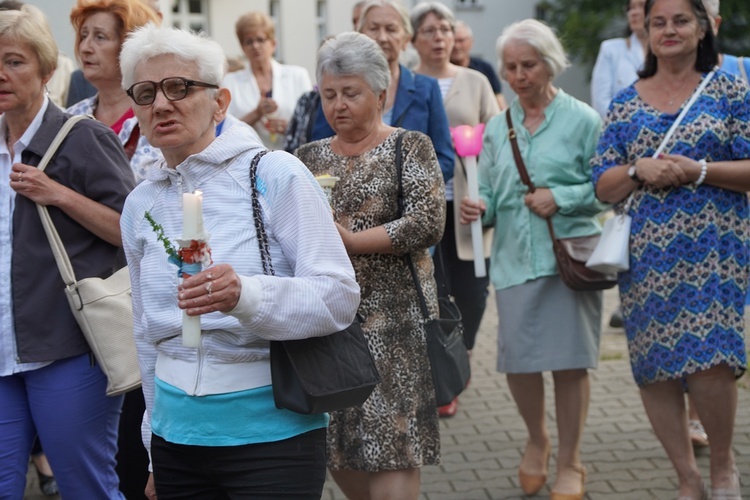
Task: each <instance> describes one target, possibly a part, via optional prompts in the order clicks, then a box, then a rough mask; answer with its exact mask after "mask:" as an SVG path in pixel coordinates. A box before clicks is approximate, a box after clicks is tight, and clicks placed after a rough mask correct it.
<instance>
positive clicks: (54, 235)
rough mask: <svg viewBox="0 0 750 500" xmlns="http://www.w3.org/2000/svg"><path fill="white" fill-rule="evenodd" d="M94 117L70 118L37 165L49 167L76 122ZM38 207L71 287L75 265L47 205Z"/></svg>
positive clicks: (73, 280)
mask: <svg viewBox="0 0 750 500" xmlns="http://www.w3.org/2000/svg"><path fill="white" fill-rule="evenodd" d="M92 118H93V117H91V116H89V115H75V116H71V117H70V118H68V120H67V121H66V122H65V124H64V125H63V126H62V128H61V129H60V131H59V132H58V133H57V135H56V136H55V139H54V140H53V141H52V144H50V146H49V148H47V152H46V153H44V156H43V157H42V160H41V161H40V162H39V165H37V168H38V169H39V170H41V171H44V169H45V168H47V164H48V163H49V161H50V159H52V156H54V154H55V153H56V152H57V149H58V148H59V147H60V144H61V143H62V141H63V140H64V139H65V137H66V136H67V135H68V132H70V130H71V129H72V128H73V127H74V126H75V124H76V123H78V122H80V121H81V120H88V119H92ZM36 208H37V210H38V211H39V217H40V218H41V219H42V225H43V226H44V232H45V233H47V239H48V240H49V244H50V247H52V253H53V254H54V255H55V261H56V262H57V268H58V269H59V270H60V276H62V279H63V282H65V286H68V287H69V286H70V285H72V284H74V283H75V282H76V275H75V272H74V271H73V266H72V265H71V263H70V259H69V258H68V253H67V252H66V251H65V246H64V245H63V243H62V240H61V239H60V234H59V233H58V232H57V229H56V228H55V225H54V224H53V223H52V218H50V216H49V211H48V210H47V207H46V206H44V205H40V204H39V203H37V205H36Z"/></svg>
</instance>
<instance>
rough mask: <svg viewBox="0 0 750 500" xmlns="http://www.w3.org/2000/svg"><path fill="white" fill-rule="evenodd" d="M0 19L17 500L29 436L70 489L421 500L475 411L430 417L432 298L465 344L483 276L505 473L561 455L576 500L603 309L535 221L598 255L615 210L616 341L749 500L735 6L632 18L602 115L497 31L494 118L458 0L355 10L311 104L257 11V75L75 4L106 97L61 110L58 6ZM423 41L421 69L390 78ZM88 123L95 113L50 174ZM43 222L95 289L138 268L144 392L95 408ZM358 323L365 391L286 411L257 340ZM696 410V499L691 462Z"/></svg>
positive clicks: (515, 27)
mask: <svg viewBox="0 0 750 500" xmlns="http://www.w3.org/2000/svg"><path fill="white" fill-rule="evenodd" d="M704 2H705V5H704ZM6 3H7V4H13V5H2V4H0V8H2V9H3V10H0V112H2V116H1V117H0V132H2V133H3V136H4V138H5V140H4V141H2V142H1V143H0V167H1V168H2V177H3V178H4V179H6V181H5V182H3V183H0V185H1V186H2V188H1V189H0V197H1V203H2V205H1V206H2V209H1V210H0V247H2V248H3V249H4V250H3V252H2V253H0V276H3V277H4V278H3V279H0V286H1V288H0V401H2V403H3V404H1V405H0V497H1V498H8V499H21V498H23V494H24V488H25V482H26V470H27V467H28V457H29V453H30V451H31V449H32V444H33V443H34V441H35V440H36V439H37V438H38V440H39V442H40V443H41V446H42V448H43V450H44V452H45V453H46V455H47V456H48V458H49V463H50V464H51V467H52V472H54V477H55V479H56V481H57V487H58V488H59V492H60V494H61V495H62V497H63V498H96V499H104V498H111V499H119V498H129V499H130V498H143V497H144V495H145V496H146V497H147V498H149V499H154V498H160V499H168V498H201V499H202V498H284V499H286V498H310V499H312V498H320V496H321V492H322V489H323V485H324V482H325V478H326V470H330V472H331V475H332V477H333V479H334V480H335V481H336V482H337V483H338V485H339V486H340V488H341V490H342V491H343V492H344V494H345V495H346V496H347V497H348V498H351V499H385V498H394V499H404V500H407V499H416V498H417V497H418V496H419V492H420V469H421V468H422V467H423V466H426V465H436V464H439V463H440V432H439V421H438V418H439V416H450V415H452V414H455V412H456V408H457V405H458V402H457V400H456V401H453V402H452V403H451V404H450V405H447V407H441V408H438V407H437V406H436V400H435V396H434V391H433V390H432V384H433V382H432V374H431V373H432V372H431V370H430V361H429V358H428V355H427V338H426V329H425V319H424V318H423V315H422V308H420V299H419V296H420V293H421V294H422V295H423V296H424V297H425V304H424V306H425V307H426V309H427V311H428V312H429V315H430V316H431V317H435V316H437V315H438V314H439V312H438V296H439V295H440V294H450V295H451V296H453V297H454V298H455V301H456V304H457V305H458V307H459V309H460V311H461V313H462V316H463V325H464V333H465V343H466V346H467V348H468V349H469V350H471V349H472V348H473V346H474V342H475V338H476V333H477V330H478V328H479V323H480V321H481V319H482V316H483V313H484V310H485V304H486V300H487V297H488V286H489V284H490V282H491V283H492V286H493V287H494V289H495V291H496V293H495V299H496V301H497V311H498V315H499V327H498V336H497V345H498V349H497V351H498V357H497V370H498V371H499V372H501V373H504V374H505V376H506V378H507V383H508V387H509V388H510V392H511V394H512V396H513V399H514V401H515V404H516V406H517V409H518V412H519V414H520V417H521V419H522V421H523V423H524V425H525V428H526V431H527V434H528V437H527V443H526V447H525V450H524V453H523V456H522V458H521V460H520V462H519V464H518V468H517V472H518V481H519V485H520V487H521V489H522V491H523V492H524V493H525V494H526V495H536V494H537V493H539V492H540V491H541V490H542V489H543V488H544V487H545V485H547V479H548V475H549V464H550V459H551V457H552V456H554V457H555V472H554V479H553V480H552V481H551V497H550V498H552V499H557V500H571V499H582V498H583V497H584V495H585V482H586V469H585V466H584V462H585V457H584V456H582V454H581V440H582V435H583V432H584V423H585V421H586V417H587V410H588V405H589V396H590V386H589V376H588V371H589V370H591V369H595V368H596V366H597V363H598V357H599V356H598V354H599V336H600V325H601V308H602V292H601V291H574V290H572V289H571V288H569V287H568V286H567V285H566V284H565V282H564V281H563V280H562V279H561V277H560V274H559V269H558V267H557V263H556V260H555V255H554V252H553V250H552V242H551V241H550V232H549V228H550V227H551V228H554V232H555V234H556V236H557V237H559V238H572V237H579V236H590V235H596V234H598V233H600V231H601V225H600V222H599V218H598V215H599V214H600V213H601V212H602V211H603V210H605V209H606V208H608V207H609V206H612V207H614V210H615V211H616V212H618V213H623V212H627V213H628V214H629V215H630V216H631V217H632V228H631V234H630V243H629V250H630V269H629V271H627V272H622V273H620V274H619V279H618V284H619V290H620V298H621V301H622V311H623V318H624V326H625V331H626V334H627V340H628V346H629V351H630V360H631V365H632V370H633V375H634V379H635V381H636V383H637V385H638V387H639V388H640V394H641V397H642V400H643V405H644V408H645V411H646V413H647V415H648V417H649V419H650V421H651V424H652V427H653V430H654V432H655V434H656V437H657V438H658V439H659V441H660V442H661V443H662V445H663V447H664V450H665V452H666V454H667V456H668V457H669V459H670V460H671V461H672V464H673V466H674V469H675V471H676V474H677V478H678V491H677V492H676V494H677V496H678V499H680V500H689V499H694V500H699V499H703V498H709V494H710V498H712V499H714V500H736V499H740V498H741V494H740V478H739V471H738V470H737V467H736V465H735V460H734V455H733V452H732V434H733V428H734V420H735V414H736V410H737V385H736V379H737V378H739V377H740V376H741V375H742V374H743V373H744V371H745V370H746V367H747V360H746V350H745V341H744V322H743V313H744V305H745V297H746V295H747V288H748V278H749V276H748V265H750V262H749V260H748V257H749V254H748V252H750V234H749V233H748V216H749V215H750V214H748V199H747V196H746V192H747V191H749V190H750V87H749V86H748V84H747V82H746V81H745V80H744V79H743V77H741V76H736V75H734V74H733V73H740V74H741V73H742V72H741V71H740V68H743V66H742V63H741V62H740V63H739V65H738V62H737V59H736V58H733V57H731V56H729V55H725V54H719V53H718V50H717V44H716V33H715V32H716V30H718V26H719V24H720V20H721V18H720V16H719V15H718V12H719V5H718V0H704V1H701V0H646V1H645V2H643V1H640V0H630V1H629V2H627V9H626V10H627V12H628V17H629V20H630V21H631V23H630V28H631V30H632V35H630V36H629V37H628V38H626V39H622V40H618V41H610V42H606V43H605V45H603V46H602V53H601V55H600V60H599V62H597V69H596V70H595V75H594V78H595V81H594V85H593V91H594V99H593V101H594V105H595V106H594V107H591V106H589V105H588V104H585V103H583V102H581V101H579V100H577V99H575V98H574V97H572V96H571V95H570V94H568V93H566V92H565V91H564V90H563V89H561V88H559V87H558V86H557V85H556V84H555V80H556V78H557V77H558V76H559V75H560V74H561V73H562V72H563V71H564V70H565V68H566V67H567V66H568V65H569V62H568V59H567V57H566V54H565V51H564V49H563V46H562V44H561V42H560V40H559V39H558V37H557V36H556V34H555V32H554V31H553V30H552V29H550V28H549V27H548V26H547V25H545V24H544V23H542V22H540V21H536V20H524V21H520V22H516V23H513V24H511V25H509V26H507V27H506V28H505V29H504V30H503V31H502V34H501V35H500V37H499V38H498V40H497V46H496V49H497V56H498V60H499V68H500V69H499V75H500V77H501V78H502V79H503V80H504V81H505V82H507V85H508V86H509V87H510V89H512V91H513V92H514V94H515V98H514V99H513V100H512V101H511V102H510V105H509V107H508V109H506V110H500V109H499V106H498V103H499V102H503V101H499V100H498V99H497V98H496V95H495V92H494V91H493V89H492V87H491V86H490V83H489V81H488V80H487V78H486V77H485V76H483V75H482V74H481V73H479V72H477V71H475V70H472V69H468V68H466V67H464V66H461V65H457V64H454V63H451V59H450V57H451V52H452V49H453V45H454V42H455V39H454V38H455V37H454V34H455V30H456V19H455V17H454V15H453V13H452V12H451V11H450V10H449V9H448V8H447V7H445V5H444V4H442V3H440V2H422V3H419V4H417V5H416V6H415V7H414V8H413V9H412V10H411V11H408V10H407V9H406V8H405V7H404V6H403V5H402V4H401V3H400V2H399V1H398V0H371V1H368V2H364V3H363V5H362V6H360V7H361V9H360V10H358V18H357V22H356V23H355V28H356V30H355V31H352V32H346V33H342V34H339V35H337V36H333V37H331V38H329V39H327V40H325V41H324V42H323V44H322V45H321V47H320V49H319V51H318V58H317V67H316V75H315V76H316V81H317V88H316V89H313V88H312V84H311V79H310V77H309V75H308V74H307V72H306V71H305V70H304V69H302V68H299V67H295V66H290V65H284V64H280V63H279V62H277V61H276V60H275V59H274V58H273V54H274V49H275V45H276V40H275V32H274V25H273V23H272V21H271V20H270V19H269V18H268V17H267V16H266V15H264V14H261V13H258V12H252V13H248V14H246V15H243V16H241V17H240V18H239V20H238V21H237V24H236V34H237V38H238V41H239V43H240V45H241V47H242V49H243V51H244V52H245V55H246V56H247V59H248V61H249V65H248V67H247V68H246V69H242V70H239V71H236V72H233V73H229V74H227V73H226V63H225V60H226V58H225V56H224V54H223V52H222V49H221V47H220V46H219V45H218V44H217V43H216V42H214V41H212V40H210V39H209V38H208V37H206V36H204V35H202V34H193V33H189V32H187V31H182V30H179V29H176V28H167V27H160V26H159V22H160V15H159V13H158V10H157V9H155V8H154V6H153V5H151V4H150V3H149V2H146V1H145V0H78V1H77V3H76V6H75V7H74V9H73V11H72V13H71V21H72V23H73V26H74V28H75V30H76V35H77V38H76V46H75V48H76V57H77V58H78V61H79V64H80V66H81V69H82V72H83V76H85V78H86V79H87V80H88V81H89V82H90V83H91V84H92V85H93V88H94V89H95V91H96V93H95V95H93V96H90V97H88V98H86V99H84V100H83V101H80V102H78V103H77V104H74V105H73V106H72V107H70V108H69V109H68V110H67V112H64V111H62V110H61V109H60V108H58V107H57V106H56V105H55V104H54V103H52V102H51V101H50V99H49V97H48V96H47V95H46V94H45V84H46V83H47V82H48V81H49V79H50V77H51V76H52V74H53V73H54V71H55V67H56V64H57V56H58V53H57V47H56V44H55V40H54V38H53V37H52V34H51V32H50V29H49V26H48V25H47V22H46V20H45V19H44V16H43V14H42V13H41V12H40V11H39V10H38V9H36V8H35V7H32V6H28V5H22V4H21V3H20V2H6ZM410 43H411V45H412V46H413V47H414V49H415V50H416V52H417V53H418V54H419V62H418V64H416V66H414V68H413V69H410V68H409V67H407V65H404V64H402V63H401V60H402V59H401V58H402V55H403V52H404V50H405V49H406V48H407V46H408V45H409V44H410ZM719 64H721V65H722V68H724V69H718V68H717V66H718V65H719ZM298 101H299V102H298ZM594 108H596V109H594ZM597 111H598V113H597ZM83 113H85V114H91V115H93V117H94V118H95V119H94V120H85V121H83V122H81V123H79V124H77V125H76V126H75V127H74V128H73V129H72V131H71V132H70V133H69V135H68V136H67V138H66V139H65V140H64V142H63V143H62V145H61V147H60V149H59V151H58V153H57V154H56V155H55V156H54V157H53V158H52V160H51V162H50V163H49V166H48V167H47V168H46V170H44V171H42V170H40V169H38V168H36V166H37V165H39V164H40V161H41V159H42V156H43V155H44V153H45V151H46V150H47V148H49V147H50V144H51V143H52V140H53V138H54V137H55V135H56V134H57V132H58V131H59V130H60V129H61V128H62V127H63V124H64V123H65V122H66V121H67V120H68V119H69V118H70V116H71V115H72V114H83ZM678 118H679V120H680V122H679V126H678V127H676V131H675V132H674V135H672V136H671V138H668V140H666V141H664V137H665V135H666V133H667V130H668V129H670V127H671V126H672V125H673V123H674V122H675V121H676V120H678ZM300 124H302V125H300ZM476 124H486V128H485V132H484V139H483V148H482V152H481V155H480V157H479V167H478V171H479V181H478V184H479V198H478V199H470V198H469V197H468V196H467V193H468V185H467V172H466V169H465V166H464V163H463V161H462V159H461V158H459V157H458V156H456V155H455V154H454V152H453V145H452V143H451V139H450V131H449V127H451V126H453V127H455V126H458V125H472V126H473V125H476ZM300 126H301V128H298V127H300ZM290 139H291V140H293V141H295V144H294V147H289V141H290ZM662 142H665V143H664V144H662ZM285 143H286V144H285ZM285 146H286V149H288V150H290V152H291V153H293V154H290V152H286V151H282V150H280V149H283V147H285ZM514 147H517V149H518V153H517V154H515V155H514ZM266 148H268V149H271V150H278V151H273V152H271V153H270V154H265V153H266V152H267V149H266ZM657 149H658V150H660V151H663V152H660V153H659V154H656V151H657ZM517 162H518V163H517ZM520 163H524V164H525V165H526V166H525V167H522V165H520ZM251 165H253V166H252V167H251ZM522 168H526V169H528V172H529V177H530V178H531V181H532V182H533V183H534V184H535V185H536V187H537V188H536V189H535V190H533V191H529V190H528V189H527V188H526V187H525V185H524V184H523V183H522V181H521V174H520V170H521V169H522ZM326 175H327V176H332V177H336V178H338V182H337V183H336V185H335V187H334V188H333V189H332V190H331V192H330V196H329V197H326V196H325V195H324V193H323V191H322V190H321V188H320V186H319V184H318V183H317V181H316V180H315V176H326ZM195 190H199V191H201V192H202V197H203V198H202V199H203V205H202V211H203V217H204V224H205V232H206V233H207V234H210V245H211V258H212V261H213V262H212V264H211V265H210V266H207V267H206V268H205V269H203V270H200V271H199V272H196V273H194V274H193V275H192V276H184V277H183V278H182V279H180V275H179V274H178V273H179V272H181V270H180V269H178V268H177V267H176V266H175V265H174V259H172V260H170V259H168V257H169V256H168V254H167V252H166V251H165V245H166V247H169V246H170V245H171V243H170V242H174V241H176V240H177V239H179V238H181V235H182V232H183V222H184V221H183V218H182V215H183V195H184V194H185V193H190V192H193V191H195ZM37 205H44V206H47V208H48V209H49V212H50V214H51V217H52V220H53V221H54V223H55V225H56V226H57V228H58V231H59V232H60V234H61V237H62V240H63V242H64V244H65V247H66V250H67V252H68V254H69V255H70V259H71V261H72V263H73V267H74V269H75V272H76V275H77V276H78V277H79V278H85V277H106V276H109V275H110V274H112V273H113V272H114V271H115V270H117V269H119V268H121V267H123V266H124V265H125V264H126V263H127V265H128V268H129V273H130V279H131V284H132V303H133V320H134V338H135V342H136V346H137V350H138V358H139V362H140V368H141V375H142V390H139V391H133V392H131V393H128V394H127V395H126V396H124V397H123V396H116V397H108V396H107V395H106V392H105V387H106V382H107V381H106V377H105V375H104V373H103V372H102V370H101V369H100V367H99V366H98V364H97V363H96V362H95V360H94V358H93V357H92V355H91V350H90V348H89V346H88V345H87V343H86V340H85V339H84V337H83V334H82V332H81V330H80V328H79V326H78V324H77V323H76V321H75V319H74V317H73V315H72V313H71V312H70V309H69V306H68V304H67V299H66V298H65V295H64V291H63V288H64V285H63V282H62V280H61V278H60V277H59V274H58V272H57V266H56V264H55V259H54V255H53V252H52V250H51V249H50V246H49V244H48V241H47V237H46V235H45V231H44V228H43V225H42V222H41V220H40V219H39V217H38V213H37ZM476 220H481V223H482V226H483V227H484V234H483V237H484V241H483V243H484V248H482V250H483V255H474V252H473V248H474V247H472V245H471V234H470V229H469V225H470V223H472V222H473V221H476ZM259 227H263V228H265V237H263V236H261V234H260V233H259V232H257V230H258V228H259ZM165 240H166V241H165ZM475 259H479V260H481V259H488V260H487V261H486V263H485V264H486V265H488V266H489V277H476V276H475V275H474V265H473V261H474V260H475ZM270 262H273V272H270V273H269V272H268V264H269V263H270ZM410 263H413V266H414V268H415V270H416V271H415V276H416V277H418V282H416V280H413V279H412V274H411V273H410V272H409V265H410ZM417 286H419V287H421V291H420V293H418V292H417V288H416V287H417ZM42 311H44V313H42ZM183 314H186V315H188V316H200V318H201V334H200V340H199V342H198V347H197V348H196V347H189V346H185V345H184V344H183V340H182V337H181V332H182V325H183ZM355 315H356V316H358V318H359V320H360V321H361V324H362V328H363V330H364V332H365V335H366V338H367V342H368V344H369V347H370V350H371V352H372V354H373V357H374V360H375V363H376V366H377V368H378V371H379V372H380V375H381V378H382V382H381V383H380V384H379V385H378V386H377V387H376V388H375V390H374V392H373V393H372V395H371V396H370V398H369V399H368V400H367V401H366V402H365V403H363V404H362V405H359V406H355V407H352V408H347V409H344V410H340V411H334V412H331V413H330V414H313V415H303V414H299V413H295V412H292V411H289V410H286V409H280V408H277V407H276V406H275V404H274V397H273V391H272V386H271V372H270V362H269V345H270V342H271V341H276V340H292V339H302V338H308V337H317V336H324V335H328V334H330V333H332V332H335V331H339V330H342V329H344V328H345V327H347V326H348V325H349V324H350V323H351V322H352V320H353V319H354V317H355ZM543 372H551V373H552V379H553V381H554V393H555V415H556V425H557V436H558V438H557V443H552V440H551V438H550V433H549V432H548V429H547V423H546V421H545V415H546V409H545V406H544V401H545V397H544V391H545V387H544V385H545V384H544V379H543V376H542V373H543ZM686 392H687V393H688V394H689V395H690V401H691V405H692V408H693V409H694V412H695V414H696V416H695V419H697V420H698V421H699V422H700V425H701V426H702V427H701V429H705V439H706V441H707V443H708V445H709V446H710V451H711V467H710V478H709V479H710V482H708V481H706V480H705V478H702V477H701V474H700V472H699V470H698V468H697V465H696V461H695V458H694V455H693V453H692V449H691V437H690V428H691V427H690V425H689V419H688V412H687V410H686V404H685V393H686ZM123 400H124V402H123ZM691 418H692V417H691ZM141 438H142V443H143V446H141V444H140V441H141ZM135 443H137V444H136V445H135V446H134V444H135ZM553 449H554V450H555V452H554V453H553ZM49 474H51V472H49ZM44 475H45V476H46V475H47V473H45V474H44ZM709 492H710V493H709Z"/></svg>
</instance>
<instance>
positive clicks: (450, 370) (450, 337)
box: [396, 132, 471, 406]
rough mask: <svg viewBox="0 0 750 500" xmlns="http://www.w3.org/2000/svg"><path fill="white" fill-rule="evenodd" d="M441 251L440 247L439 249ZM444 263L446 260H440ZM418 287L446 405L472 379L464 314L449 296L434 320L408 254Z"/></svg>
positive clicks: (438, 395)
mask: <svg viewBox="0 0 750 500" xmlns="http://www.w3.org/2000/svg"><path fill="white" fill-rule="evenodd" d="M402 139H403V132H402V133H401V134H400V135H399V136H398V138H397V139H396V174H397V175H398V213H399V217H400V216H401V214H403V213H404V196H403V195H404V187H403V183H402V182H401V164H402V158H401V143H402ZM435 251H436V252H439V251H440V246H439V245H438V246H437V247H436V248H435ZM439 261H440V262H442V259H439ZM406 263H407V264H408V266H409V271H410V272H411V277H412V280H414V287H415V288H416V291H417V297H418V298H419V308H420V310H421V311H422V316H423V317H424V319H425V324H424V325H425V333H426V337H427V355H428V357H429V358H430V371H431V372H432V383H433V385H434V386H435V400H436V402H437V405H438V406H444V405H447V404H448V403H450V402H451V401H453V399H455V398H456V396H458V395H459V394H461V393H462V392H463V390H464V389H465V388H466V384H468V382H469V378H471V365H470V364H469V351H468V350H467V349H466V342H465V341H464V328H463V323H461V311H459V310H458V306H457V305H456V303H455V302H454V301H453V299H452V298H451V297H449V296H448V295H444V296H440V297H439V298H438V309H439V317H437V318H430V312H429V310H428V309H427V301H426V300H425V297H424V291H423V290H422V283H421V281H420V280H419V275H418V274H417V270H416V268H415V267H414V261H413V260H412V258H411V255H410V254H406Z"/></svg>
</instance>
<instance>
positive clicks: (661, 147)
mask: <svg viewBox="0 0 750 500" xmlns="http://www.w3.org/2000/svg"><path fill="white" fill-rule="evenodd" d="M714 73H716V68H714V69H713V70H711V72H709V73H708V74H707V75H706V76H705V78H703V81H701V84H700V85H698V88H697V89H695V92H693V95H692V96H690V100H689V101H688V102H687V104H686V105H685V107H684V108H682V112H681V113H680V114H679V115H678V116H677V119H676V120H675V121H674V123H673V124H672V126H671V127H669V130H668V131H667V135H665V136H664V139H663V140H662V141H661V144H659V147H658V148H656V152H655V153H654V154H653V156H652V158H657V157H658V156H659V155H660V154H661V153H662V152H663V151H664V149H665V148H666V147H667V143H668V142H669V140H670V139H671V138H672V136H673V135H674V133H675V131H676V130H677V127H679V126H680V123H682V119H683V118H685V115H686V114H687V113H688V111H690V108H691V107H693V104H695V101H697V100H698V97H700V95H701V93H702V92H703V89H705V88H706V85H708V82H710V81H711V78H713V76H714ZM635 191H636V190H633V192H632V193H630V196H628V199H627V201H626V202H625V207H624V208H625V213H627V212H628V210H630V205H631V204H632V203H633V195H634V194H635Z"/></svg>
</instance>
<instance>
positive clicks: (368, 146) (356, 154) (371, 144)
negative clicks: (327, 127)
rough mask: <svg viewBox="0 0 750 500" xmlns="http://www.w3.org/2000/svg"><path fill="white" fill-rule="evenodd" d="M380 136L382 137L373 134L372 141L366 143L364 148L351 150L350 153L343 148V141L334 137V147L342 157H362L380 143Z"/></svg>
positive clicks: (379, 133)
mask: <svg viewBox="0 0 750 500" xmlns="http://www.w3.org/2000/svg"><path fill="white" fill-rule="evenodd" d="M381 135H382V134H381V132H377V133H376V134H375V137H373V138H372V140H371V141H370V142H368V143H367V144H366V145H365V146H362V147H358V148H356V149H352V151H351V152H349V151H347V150H346V147H344V146H345V143H344V141H342V140H341V138H340V137H338V136H336V147H337V149H338V150H339V151H341V155H342V156H348V157H350V158H356V157H359V156H362V155H363V154H364V153H366V152H368V151H370V150H371V149H372V148H373V147H374V146H375V145H377V144H379V143H380V142H382V139H381V138H380V136H381ZM355 151H356V152H355Z"/></svg>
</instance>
